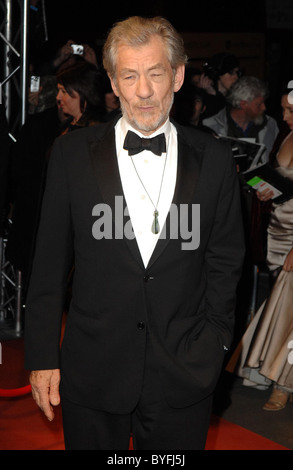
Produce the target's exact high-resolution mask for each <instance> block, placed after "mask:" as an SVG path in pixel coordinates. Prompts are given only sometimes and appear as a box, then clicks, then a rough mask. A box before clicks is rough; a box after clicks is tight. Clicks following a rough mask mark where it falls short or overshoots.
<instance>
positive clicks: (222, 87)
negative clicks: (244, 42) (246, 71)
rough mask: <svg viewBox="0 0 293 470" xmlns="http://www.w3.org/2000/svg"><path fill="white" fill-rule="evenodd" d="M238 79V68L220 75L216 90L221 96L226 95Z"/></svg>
mask: <svg viewBox="0 0 293 470" xmlns="http://www.w3.org/2000/svg"><path fill="white" fill-rule="evenodd" d="M238 78H239V67H236V68H235V69H233V70H231V72H227V73H224V75H221V76H220V78H219V81H218V89H219V91H220V92H221V93H222V94H223V95H226V94H227V92H228V91H229V90H230V88H231V86H232V85H234V83H235V82H237V80H238Z"/></svg>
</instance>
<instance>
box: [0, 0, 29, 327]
mask: <svg viewBox="0 0 293 470" xmlns="http://www.w3.org/2000/svg"><path fill="white" fill-rule="evenodd" d="M28 4H29V0H5V1H2V0H1V1H0V15H1V24H0V48H1V53H2V54H1V56H2V57H3V63H2V65H3V67H2V69H3V75H2V72H1V77H0V102H1V104H3V105H4V106H5V110H6V117H7V122H8V127H9V136H10V138H11V139H12V141H15V137H14V133H16V132H17V131H18V130H19V129H20V127H21V126H22V125H23V124H24V122H25V120H26V114H27V109H26V108H27V100H26V98H27V93H26V90H27V80H28V73H27V67H28V63H27V62H28V61H27V52H28V51H27V47H28V46H27V36H28ZM9 223H10V221H8V225H9ZM8 231H9V227H8ZM6 245H7V236H6V234H4V235H2V236H1V237H0V323H1V324H5V326H7V328H8V330H10V331H11V335H12V336H13V335H14V336H20V335H21V333H22V318H21V316H22V288H21V272H20V271H17V270H15V269H14V267H13V266H12V265H11V264H10V263H9V261H8V260H7V259H6Z"/></svg>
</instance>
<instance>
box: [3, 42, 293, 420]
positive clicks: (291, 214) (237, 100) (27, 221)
mask: <svg viewBox="0 0 293 470" xmlns="http://www.w3.org/2000/svg"><path fill="white" fill-rule="evenodd" d="M73 45H74V41H72V40H69V41H68V42H67V43H66V44H65V45H64V46H63V47H62V48H61V49H60V50H59V51H58V53H57V54H56V57H55V58H54V60H53V61H51V62H50V63H44V64H42V67H41V68H40V67H39V71H40V70H41V73H42V75H41V81H40V89H39V91H37V92H31V91H29V92H28V99H29V103H30V108H29V116H28V118H27V121H26V123H25V125H24V126H23V128H22V129H21V131H20V133H19V135H18V136H17V139H16V140H17V141H16V143H14V144H11V143H10V144H9V143H8V139H7V127H6V125H7V123H5V116H4V113H3V116H2V115H1V149H2V148H3V149H4V148H6V152H5V155H6V158H5V161H4V153H3V157H2V156H1V168H2V164H3V168H4V170H5V174H6V175H8V171H7V165H8V158H7V156H8V153H9V161H10V171H9V180H8V181H9V189H8V187H7V185H6V186H5V185H4V184H3V185H2V184H1V190H3V188H5V190H6V192H5V195H1V197H2V199H1V203H2V201H4V200H5V201H6V204H2V205H1V207H0V208H1V221H2V224H1V227H2V228H3V226H4V224H5V222H3V221H4V219H5V216H7V211H9V216H10V217H11V219H12V227H11V228H10V230H9V237H8V246H7V256H8V259H9V260H10V262H11V263H12V264H13V265H14V266H15V267H16V268H17V269H19V270H20V271H21V272H22V273H23V295H24V298H25V297H26V295H27V289H28V285H29V281H30V277H31V271H32V263H33V259H34V254H35V249H36V237H37V232H38V227H39V223H40V215H41V206H42V201H43V196H44V189H45V181H46V176H47V169H48V164H49V161H50V157H51V150H52V147H53V145H54V142H55V141H56V138H57V137H59V136H63V135H64V136H65V135H68V134H71V133H73V132H75V131H76V130H77V129H81V128H91V127H99V126H101V125H104V124H107V123H110V122H112V119H116V121H117V120H118V118H120V117H121V115H122V114H124V113H125V110H124V111H123V109H122V108H123V106H122V107H121V104H122V105H123V100H125V97H124V95H122V94H121V90H120V89H119V88H118V85H117V77H116V76H115V74H114V75H111V72H109V71H108V70H107V72H108V74H109V77H110V79H109V77H108V75H107V73H106V72H105V71H104V70H103V69H102V67H101V65H100V64H99V61H98V60H97V56H96V54H95V52H94V50H93V49H92V48H91V47H89V46H87V45H86V44H83V45H82V46H83V49H82V53H81V54H80V52H79V53H78V54H76V53H75V52H74V49H73V47H72V46H73ZM160 73H161V72H160ZM32 74H34V71H33V68H32ZM291 78H293V77H291ZM131 80H132V78H131V77H130V78H129V82H130V81H131ZM111 85H112V86H111ZM113 90H114V91H113ZM117 90H119V92H118V91H117ZM175 91H176V92H175V94H174V102H173V103H172V107H170V116H171V118H172V119H171V122H173V120H174V122H176V123H178V124H179V125H182V126H185V127H187V128H188V129H190V130H192V129H197V130H198V131H200V133H202V135H204V136H206V135H208V136H209V139H213V140H214V141H215V142H218V141H221V139H222V138H224V137H228V138H231V139H233V140H234V139H236V140H237V139H239V140H244V141H249V142H253V143H255V144H257V145H259V144H260V145H261V146H262V149H263V151H262V153H261V154H260V155H259V158H258V161H257V163H258V164H266V165H270V167H271V168H273V169H274V170H275V171H276V172H277V173H278V174H279V175H281V176H282V177H283V178H284V181H285V180H286V182H288V180H290V181H292V185H293V103H292V102H290V100H289V97H288V96H289V90H287V91H283V90H274V93H278V94H280V106H281V107H282V113H283V122H278V121H277V118H276V117H274V116H269V115H268V114H267V113H266V100H267V99H268V96H269V94H268V89H267V87H266V84H265V83H264V82H263V81H262V80H261V79H260V78H259V77H254V76H246V75H245V73H244V72H243V71H242V70H241V64H240V61H239V60H238V58H237V57H235V56H234V55H233V54H228V53H222V52H221V53H219V54H216V55H214V56H213V57H211V58H209V59H207V61H206V62H205V63H203V67H202V69H201V70H198V69H194V68H193V67H192V66H191V65H186V70H185V80H184V83H183V85H182V86H181V87H178V90H175ZM52 96H53V98H52ZM126 109H127V108H126ZM2 111H4V110H3V106H1V113H2ZM4 124H5V125H4ZM89 135H90V134H89ZM200 135H201V134H200ZM204 138H205V137H204ZM61 139H63V137H62V138H61ZM2 140H3V146H2ZM280 141H281V143H280ZM8 148H9V150H8ZM215 149H216V147H215ZM215 151H216V150H215ZM1 153H2V152H1ZM211 162H212V159H211ZM254 163H255V162H254ZM203 166H204V165H203ZM235 167H236V169H237V171H238V173H237V175H238V177H239V187H240V193H241V195H242V198H243V199H244V201H245V202H244V205H247V204H246V203H247V198H252V199H253V201H254V202H253V204H254V205H257V207H258V210H259V211H260V212H261V211H262V207H265V208H266V210H267V207H269V221H268V225H267V226H266V227H265V233H266V242H267V248H266V249H265V253H266V255H267V258H266V264H267V266H268V268H269V270H270V272H272V273H273V282H272V285H271V293H270V296H269V298H268V299H267V301H266V302H265V303H264V304H263V305H262V306H261V308H260V309H259V310H258V312H257V313H256V315H255V316H254V318H253V320H252V322H251V323H250V324H249V326H248V328H247V330H246V331H243V334H244V336H243V338H242V339H241V342H240V344H239V346H238V347H237V348H236V350H235V351H232V355H231V357H230V360H229V363H228V365H227V370H228V371H230V372H232V373H236V374H238V375H240V376H242V377H244V384H245V385H250V386H256V387H258V388H266V387H268V386H272V384H273V393H272V396H271V398H270V400H269V402H268V403H266V404H265V405H264V410H274V411H278V410H280V409H282V408H284V407H285V406H286V403H287V401H288V400H289V398H290V397H292V393H293V364H292V363H289V361H288V354H289V349H288V347H289V346H288V345H289V343H290V342H291V344H293V343H292V341H293V314H292V308H291V300H292V292H293V282H292V279H293V274H292V272H293V249H292V244H293V206H292V201H293V191H292V196H291V197H292V199H290V197H288V198H287V199H286V200H282V201H281V202H280V203H277V202H274V199H272V198H273V197H274V195H273V194H272V192H270V191H269V190H267V191H260V190H253V191H251V188H250V187H248V186H247V184H246V182H245V183H243V175H242V172H241V171H240V170H239V167H237V166H236V165H235ZM246 169H248V168H246ZM1 171H2V170H1ZM164 171H165V170H164ZM6 181H7V180H6ZM89 184H92V183H90V182H89ZM268 201H269V202H268ZM7 202H8V204H7ZM268 204H269V206H268ZM252 218H253V214H252V213H251V207H250V210H249V211H248V216H247V214H246V215H245V217H244V216H243V220H244V224H248V225H249V226H248V227H247V226H246V227H245V230H246V231H247V232H249V233H251V232H252V231H253V227H251V224H253V221H252ZM56 220H57V219H56ZM54 229H55V230H56V231H58V230H59V227H58V226H56V227H55V228H54ZM263 229H264V228H263V227H262V230H263ZM76 236H81V234H76ZM253 243H254V240H253V239H251V237H246V244H247V245H248V246H246V249H247V253H248V254H247V256H250V255H251V252H252V251H253V249H252V247H251V246H250V245H251V244H253ZM213 249H214V247H213ZM103 256H104V255H103ZM178 259H179V258H178ZM250 261H251V260H250ZM239 262H240V260H239ZM253 262H254V260H252V264H253ZM117 263H118V260H117ZM178 270H179V271H180V272H181V270H183V268H180V266H178ZM246 274H247V273H246ZM107 275H108V274H106V276H107ZM118 277H119V273H118ZM118 277H117V281H118ZM178 282H180V281H179V280H178ZM240 282H241V280H240ZM176 289H177V287H176ZM246 295H247V293H246ZM89 303H90V302H89ZM158 303H160V301H159V300H158ZM236 314H237V311H236ZM291 347H292V346H291ZM159 354H162V353H161V352H160V353H159Z"/></svg>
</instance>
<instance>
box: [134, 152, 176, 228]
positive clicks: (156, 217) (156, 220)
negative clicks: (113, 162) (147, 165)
mask: <svg viewBox="0 0 293 470" xmlns="http://www.w3.org/2000/svg"><path fill="white" fill-rule="evenodd" d="M130 158H131V161H132V165H133V168H134V170H135V172H136V174H137V177H138V179H139V181H140V183H141V185H142V187H143V189H144V190H145V192H146V193H147V196H148V198H149V200H150V201H151V203H152V205H153V206H154V209H155V210H154V214H153V215H154V220H153V223H152V227H151V231H152V233H154V234H155V235H157V234H158V233H159V232H160V224H159V211H158V204H159V201H160V197H161V191H162V186H163V180H164V175H165V169H166V162H167V153H166V157H165V163H164V168H163V173H162V178H161V184H160V190H159V195H158V200H157V204H154V203H153V200H152V198H151V197H150V195H149V193H148V191H147V189H146V187H145V185H144V184H143V182H142V179H141V177H140V176H139V174H138V171H137V169H136V166H135V164H134V161H133V158H132V157H130Z"/></svg>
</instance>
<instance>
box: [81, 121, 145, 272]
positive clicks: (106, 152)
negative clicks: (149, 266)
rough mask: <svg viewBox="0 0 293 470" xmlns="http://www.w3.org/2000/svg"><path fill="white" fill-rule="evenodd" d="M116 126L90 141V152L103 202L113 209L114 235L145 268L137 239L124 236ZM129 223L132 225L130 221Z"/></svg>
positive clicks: (123, 211)
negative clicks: (122, 240) (123, 242)
mask: <svg viewBox="0 0 293 470" xmlns="http://www.w3.org/2000/svg"><path fill="white" fill-rule="evenodd" d="M115 124H116V122H114V123H113V122H112V123H110V124H108V126H107V127H106V130H105V133H103V135H102V136H101V137H98V138H97V137H95V138H92V139H91V140H89V142H88V144H89V152H90V156H91V161H92V165H93V169H94V173H95V176H96V178H97V182H98V186H99V190H100V192H101V195H102V198H103V202H104V204H106V205H108V206H109V207H110V209H111V213H112V218H113V227H114V229H113V234H112V235H113V237H115V236H118V237H119V238H123V239H124V240H125V242H126V244H127V246H128V248H129V250H130V251H131V253H132V255H133V256H134V258H135V259H136V260H137V262H138V263H139V264H140V265H141V266H142V267H143V261H142V258H141V255H140V251H139V248H138V245H137V242H136V239H135V238H134V237H133V238H130V237H125V234H124V222H125V218H121V215H122V214H125V210H126V201H125V197H124V194H123V188H122V183H121V178H120V173H119V167H118V162H117V153H116V144H115V129H114V126H115ZM121 213H122V214H121ZM123 219H124V220H123ZM128 223H129V224H131V221H130V219H129V221H128Z"/></svg>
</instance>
